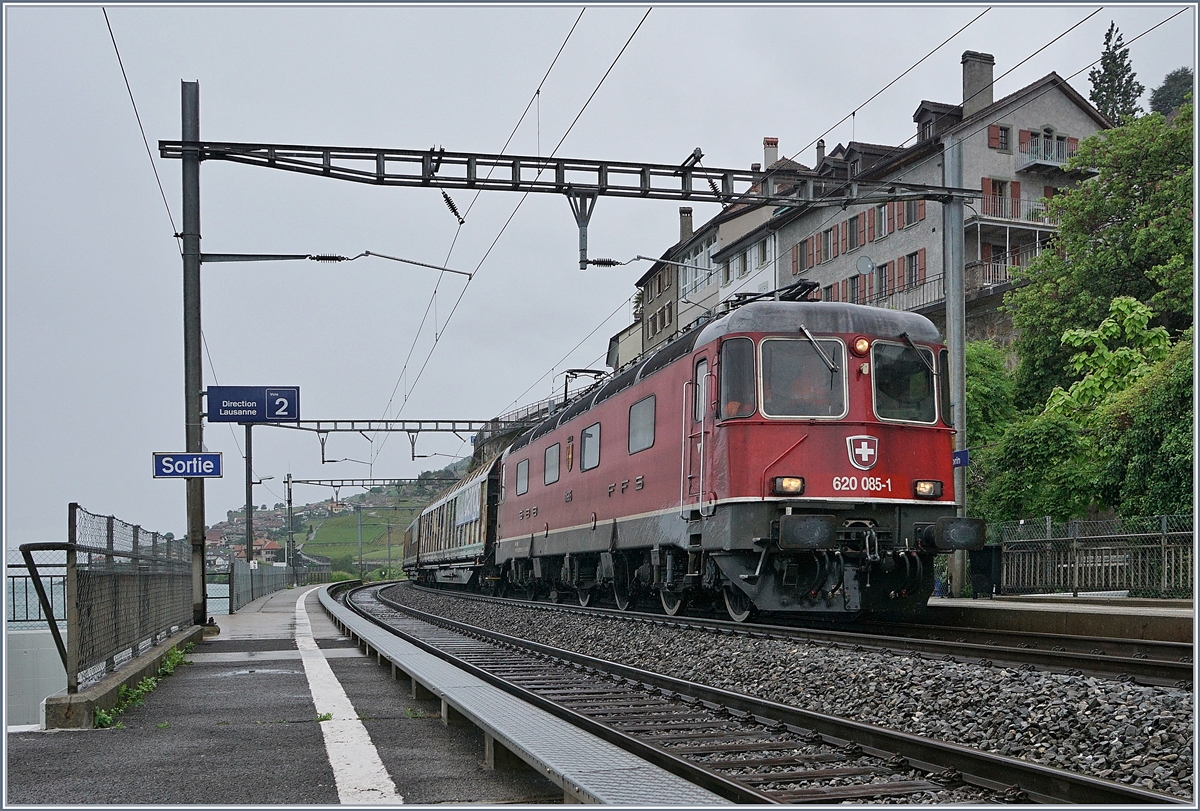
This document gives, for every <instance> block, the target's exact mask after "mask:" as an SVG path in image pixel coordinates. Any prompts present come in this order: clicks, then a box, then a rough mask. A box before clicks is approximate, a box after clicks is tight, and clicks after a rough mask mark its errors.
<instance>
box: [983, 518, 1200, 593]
mask: <svg viewBox="0 0 1200 811" xmlns="http://www.w3.org/2000/svg"><path fill="white" fill-rule="evenodd" d="M989 535H990V536H991V537H990V540H991V541H992V542H994V543H998V544H999V545H1000V549H1001V584H1000V590H1001V592H1002V593H1004V594H1055V593H1070V594H1073V595H1076V596H1077V595H1079V594H1081V593H1097V592H1099V593H1115V594H1118V595H1120V594H1124V595H1128V596H1130V597H1177V598H1190V597H1191V596H1192V595H1193V593H1194V585H1195V584H1194V568H1195V560H1194V546H1195V532H1194V525H1193V517H1192V516H1191V515H1156V516H1148V517H1140V518H1115V519H1112V520H1108V521H1067V522H1064V523H1056V522H1054V521H1052V520H1051V519H1050V518H1048V517H1047V518H1034V519H1024V520H1021V521H1005V522H1003V523H1000V524H994V525H992V526H991V527H989Z"/></svg>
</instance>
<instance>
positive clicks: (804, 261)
mask: <svg viewBox="0 0 1200 811" xmlns="http://www.w3.org/2000/svg"><path fill="white" fill-rule="evenodd" d="M808 247H809V245H808V240H807V239H806V240H804V241H803V242H801V243H799V244H798V245H796V246H795V248H793V250H795V251H796V271H797V272H801V271H805V270H808V268H809V264H808Z"/></svg>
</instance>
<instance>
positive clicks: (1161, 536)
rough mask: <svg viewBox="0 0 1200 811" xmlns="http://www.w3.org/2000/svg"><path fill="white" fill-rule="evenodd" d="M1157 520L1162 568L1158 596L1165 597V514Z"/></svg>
mask: <svg viewBox="0 0 1200 811" xmlns="http://www.w3.org/2000/svg"><path fill="white" fill-rule="evenodd" d="M1158 520H1159V540H1158V545H1159V549H1160V550H1161V552H1160V554H1161V556H1162V562H1161V563H1160V568H1161V569H1162V574H1161V575H1160V577H1159V583H1160V586H1159V594H1158V596H1159V597H1166V596H1167V517H1166V516H1165V515H1160V516H1159V517H1158Z"/></svg>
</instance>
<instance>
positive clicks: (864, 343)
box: [850, 335, 871, 355]
mask: <svg viewBox="0 0 1200 811" xmlns="http://www.w3.org/2000/svg"><path fill="white" fill-rule="evenodd" d="M850 348H851V349H852V350H854V354H855V355H865V354H867V351H868V350H869V349H870V348H871V342H870V341H869V340H867V339H866V338H864V337H862V336H861V335H860V336H859V337H857V338H855V339H854V343H853V344H852V345H851V347H850Z"/></svg>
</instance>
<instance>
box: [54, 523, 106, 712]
mask: <svg viewBox="0 0 1200 811" xmlns="http://www.w3.org/2000/svg"><path fill="white" fill-rule="evenodd" d="M78 512H79V505H78V504H76V503H75V502H71V504H70V506H69V507H68V508H67V516H68V518H67V521H68V523H67V544H68V546H67V577H66V585H65V591H66V593H65V594H64V595H63V597H64V600H65V602H66V604H67V692H68V693H78V692H79V644H80V638H79V634H80V631H79V578H78V575H77V572H76V571H75V543H76V539H77V532H76V521H77V518H78V515H77V514H78ZM109 526H112V525H111V524H109ZM111 537H112V536H111V535H109V538H111Z"/></svg>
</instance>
